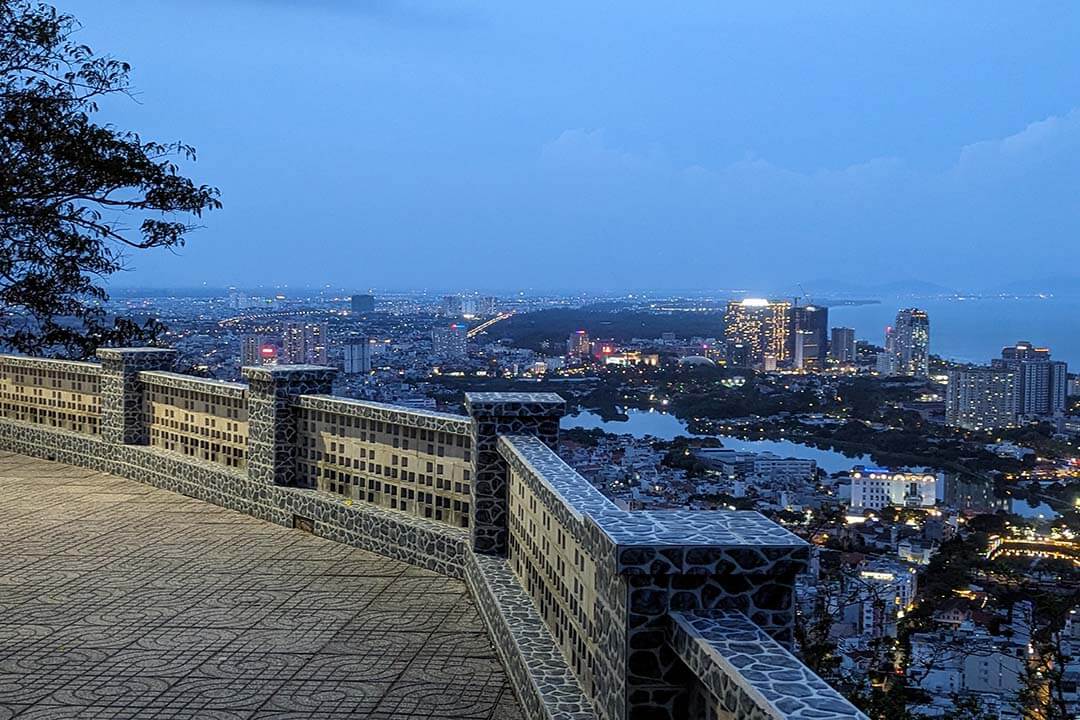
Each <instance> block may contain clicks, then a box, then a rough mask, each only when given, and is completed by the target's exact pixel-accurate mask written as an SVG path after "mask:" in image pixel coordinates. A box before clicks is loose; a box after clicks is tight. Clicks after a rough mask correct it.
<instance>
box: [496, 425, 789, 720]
mask: <svg viewBox="0 0 1080 720" xmlns="http://www.w3.org/2000/svg"><path fill="white" fill-rule="evenodd" d="M498 447H499V450H500V452H501V454H502V456H503V458H504V459H505V461H506V462H507V464H508V466H509V472H510V483H509V486H510V498H511V505H510V507H511V543H510V548H511V552H510V567H511V568H512V569H513V570H514V572H515V574H516V575H517V576H518V578H519V580H520V581H521V583H522V584H523V586H524V587H525V588H526V590H527V591H528V592H529V593H530V595H531V596H532V597H533V600H534V604H536V605H538V606H539V607H541V608H542V611H541V615H542V617H543V618H544V619H545V621H546V622H547V623H548V626H549V629H551V631H552V633H553V634H554V636H555V637H556V639H557V640H558V641H559V646H560V648H561V650H562V652H563V655H564V657H566V659H567V661H568V663H569V665H570V667H571V668H573V669H574V670H575V672H576V674H577V676H578V678H579V680H580V681H581V684H582V686H583V688H584V689H585V691H586V692H587V693H588V694H589V695H590V697H591V698H592V699H593V703H594V706H595V707H596V709H597V711H598V712H599V713H600V714H601V715H603V716H604V717H605V718H607V719H608V720H623V719H624V718H633V719H637V718H661V719H670V720H675V719H681V718H686V717H688V716H689V714H690V712H691V710H692V700H693V697H694V688H695V686H696V685H697V683H696V681H695V679H694V673H693V672H692V671H691V669H690V668H688V667H687V666H686V664H685V663H684V662H683V661H682V660H681V659H680V658H679V657H678V655H677V654H676V653H675V651H674V650H673V648H672V645H671V642H670V640H671V638H670V632H669V626H670V617H669V615H670V614H671V613H672V612H686V611H696V610H712V609H716V608H724V609H729V610H736V611H740V612H742V613H745V615H746V616H748V617H750V618H752V619H753V621H754V623H756V625H755V626H756V627H760V628H763V630H762V632H765V631H767V632H768V634H769V635H771V636H772V637H774V638H776V640H779V641H781V642H785V643H790V642H791V638H792V628H793V624H794V619H795V617H794V582H795V575H796V573H798V572H799V571H801V570H802V569H803V568H804V567H805V564H806V562H807V560H808V555H809V547H808V546H807V544H806V543H805V542H803V541H802V540H800V539H799V538H797V537H796V536H794V535H792V534H791V533H789V532H787V531H786V530H784V529H783V528H781V527H780V526H779V525H776V524H775V523H773V522H771V521H769V520H767V519H766V518H764V517H763V516H761V515H759V514H758V513H753V512H682V511H669V512H664V511H662V512H626V511H623V510H621V509H620V508H618V507H617V506H616V505H615V504H614V503H612V502H611V501H610V500H609V499H608V498H606V497H605V496H604V495H602V494H601V493H600V492H599V491H597V490H596V489H595V488H594V487H592V486H591V485H590V484H589V483H588V482H587V481H586V480H585V479H584V478H582V477H581V476H580V475H578V473H577V472H575V471H574V470H573V468H571V467H569V466H568V465H567V464H566V463H565V462H563V461H562V459H561V458H559V456H558V455H557V454H556V453H554V452H553V451H552V450H551V449H550V448H549V447H548V446H547V445H546V444H545V443H544V442H542V441H541V440H539V439H538V438H535V437H532V436H507V435H503V436H500V438H499V444H498ZM774 642H775V640H774ZM583 659H584V662H582V660H583Z"/></svg>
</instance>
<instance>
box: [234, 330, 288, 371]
mask: <svg viewBox="0 0 1080 720" xmlns="http://www.w3.org/2000/svg"><path fill="white" fill-rule="evenodd" d="M280 343H281V338H276V337H273V336H271V335H264V334H262V333H249V334H245V335H241V336H240V365H241V366H247V365H274V364H276V363H277V361H278V346H279V345H280Z"/></svg>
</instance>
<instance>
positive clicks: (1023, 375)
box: [990, 340, 1069, 417]
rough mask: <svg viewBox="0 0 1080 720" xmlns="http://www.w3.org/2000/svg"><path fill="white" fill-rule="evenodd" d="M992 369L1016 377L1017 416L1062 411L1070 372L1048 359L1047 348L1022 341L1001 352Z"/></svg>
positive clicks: (1045, 414)
mask: <svg viewBox="0 0 1080 720" xmlns="http://www.w3.org/2000/svg"><path fill="white" fill-rule="evenodd" d="M990 364H991V366H992V367H995V368H999V369H1004V370H1011V371H1013V372H1014V373H1016V412H1017V414H1018V415H1020V416H1023V417H1045V416H1050V415H1056V414H1058V413H1062V412H1064V411H1065V406H1066V404H1067V402H1066V401H1067V399H1068V394H1069V368H1068V366H1067V365H1066V364H1065V363H1064V362H1061V361H1060V360H1051V359H1050V349H1049V348H1039V347H1035V346H1034V345H1032V344H1031V343H1029V342H1027V341H1026V340H1021V341H1020V342H1018V343H1016V345H1012V346H1009V347H1006V348H1002V350H1001V357H1000V358H997V359H994V360H992V361H991V362H990Z"/></svg>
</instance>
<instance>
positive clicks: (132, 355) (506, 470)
mask: <svg viewBox="0 0 1080 720" xmlns="http://www.w3.org/2000/svg"><path fill="white" fill-rule="evenodd" d="M98 357H99V359H100V360H101V363H100V365H98V364H94V363H69V362H66V361H50V360H39V359H34V358H19V357H12V356H0V400H2V402H3V406H2V413H0V447H2V448H4V449H6V450H9V451H14V452H18V453H23V454H26V455H33V456H37V457H45V458H49V459H55V460H59V461H62V462H67V463H71V464H75V465H82V466H85V467H90V468H93V469H98V470H101V471H104V472H109V473H113V474H116V475H121V476H124V477H128V478H131V479H135V480H140V481H143V482H147V483H150V484H153V485H155V486H158V487H162V488H165V489H169V490H173V491H176V492H179V493H183V494H185V495H189V496H192V497H196V498H200V499H202V500H206V501H208V502H212V503H216V504H219V505H222V506H224V507H228V508H231V509H234V510H237V511H240V512H245V513H248V514H250V515H253V516H255V517H259V518H263V519H265V520H268V521H271V522H275V523H279V524H283V525H288V526H292V527H297V528H300V529H303V530H306V531H308V532H313V533H316V534H318V535H320V536H323V537H326V538H329V539H332V540H335V541H338V542H342V543H346V544H349V545H353V546H355V547H360V548H364V549H367V550H371V551H374V552H378V553H382V554H384V555H387V556H390V557H394V558H396V559H400V560H404V561H407V562H410V563H413V564H416V565H419V566H421V567H425V568H428V569H430V570H434V571H436V572H440V573H443V574H446V575H449V576H451V577H455V578H460V579H463V580H464V581H465V582H466V584H467V585H468V587H469V589H470V591H471V592H472V594H473V596H474V597H475V599H476V602H477V606H478V608H479V610H480V612H481V615H482V617H483V619H484V622H485V624H486V626H487V628H488V630H489V633H490V636H491V639H492V642H493V643H494V645H495V647H496V649H497V651H498V653H499V656H500V658H501V659H502V661H503V663H504V664H505V666H506V668H507V671H508V673H509V674H510V676H511V678H512V679H513V681H514V685H515V691H516V692H517V694H518V699H519V701H520V702H521V704H522V707H523V708H524V709H525V710H526V712H527V713H528V715H529V717H535V718H559V719H565V720H588V719H593V718H603V719H604V720H645V719H648V720H652V719H654V718H655V719H669V720H673V719H674V718H685V717H737V718H742V717H754V718H757V717H762V718H765V717H768V718H786V717H791V718H810V717H813V718H830V717H836V718H858V717H861V716H860V715H858V713H857V711H855V710H854V708H852V707H851V706H850V705H848V704H846V702H845V701H844V700H843V699H842V698H840V697H839V696H838V695H836V694H835V693H832V694H830V691H829V690H828V686H827V685H825V684H824V683H823V682H822V681H821V680H819V679H817V678H816V677H814V676H813V674H812V673H810V672H809V671H808V670H806V669H805V668H804V667H803V666H802V665H801V664H800V663H798V661H797V660H795V658H794V657H793V656H792V655H790V653H788V652H787V650H785V649H784V646H785V645H789V644H790V643H791V636H792V623H793V620H794V615H793V613H794V603H793V590H792V588H793V584H794V576H795V574H796V573H797V572H799V571H800V570H801V568H802V567H803V566H804V565H805V562H806V559H807V546H806V545H805V543H803V542H802V541H801V540H799V539H798V538H796V537H795V536H793V535H791V534H790V533H788V532H787V531H785V530H784V529H783V528H781V527H779V526H778V525H775V524H773V523H772V522H770V521H768V520H767V519H765V518H764V517H762V516H761V515H758V514H757V513H746V512H681V511H680V512H626V511H623V510H621V509H620V508H618V507H617V506H615V505H614V503H612V502H611V501H610V500H608V499H607V498H606V497H604V496H603V495H602V494H600V493H599V492H598V491H597V490H596V489H595V488H593V487H592V486H591V485H590V484H589V483H588V482H587V481H586V480H585V479H584V478H582V477H581V476H580V475H578V474H577V473H576V472H575V471H574V470H573V469H572V468H570V467H569V466H567V465H566V464H565V463H564V462H562V460H561V459H559V457H558V455H557V454H556V453H555V449H556V448H557V446H558V428H559V419H560V418H561V417H562V415H563V413H564V411H565V403H564V401H563V400H562V398H560V397H559V396H558V395H554V394H550V393H539V394H538V393H467V395H466V402H465V405H466V409H467V411H468V413H469V415H467V416H462V415H450V414H446V413H435V412H426V411H417V410H412V409H408V408H401V407H395V406H392V405H385V404H379V403H365V402H359V401H353V400H346V399H343V398H335V397H333V396H331V395H329V392H330V387H331V383H332V380H333V377H334V372H335V371H334V370H333V369H332V368H326V367H319V366H310V365H304V366H275V367H252V368H244V369H243V373H242V374H243V376H244V378H245V380H247V382H246V383H221V382H217V381H208V380H202V379H198V378H190V377H187V376H183V375H177V374H175V373H172V372H170V370H171V368H172V366H173V364H174V362H175V358H176V355H175V352H174V351H172V350H167V349H156V348H103V349H101V350H99V351H98ZM722 613H726V614H722ZM725 633H727V634H730V635H731V637H732V638H735V637H738V638H740V639H741V640H740V642H739V643H735V642H734V641H732V642H731V643H728V644H726V645H725V644H724V642H723V640H724V637H725ZM748 648H749V649H750V650H748ZM754 648H759V649H760V652H757V651H755V650H753V649H754ZM749 656H753V663H752V664H747V660H746V658H747V657H749ZM756 678H762V679H763V682H762V683H761V684H760V685H759V684H758V683H757V682H756V680H755V679H756ZM800 687H801V688H805V689H806V693H805V694H803V696H802V697H798V698H797V697H796V696H798V695H799V694H800V690H799V688H800ZM796 699H797V700H798V701H799V702H796ZM709 713H712V714H709ZM716 713H720V714H719V715H717V714H716ZM724 713H727V714H726V715H725V714H724Z"/></svg>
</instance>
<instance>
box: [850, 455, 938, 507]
mask: <svg viewBox="0 0 1080 720" xmlns="http://www.w3.org/2000/svg"><path fill="white" fill-rule="evenodd" d="M937 487H938V476H937V475H934V474H932V473H922V472H915V473H913V472H902V471H896V470H888V469H885V468H873V467H872V468H865V467H861V466H858V467H856V468H855V469H854V472H853V473H852V474H851V507H853V508H856V509H861V510H880V509H882V508H883V507H888V506H890V505H891V506H893V507H917V508H918V507H923V508H926V507H934V502H935V500H936V498H937Z"/></svg>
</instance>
